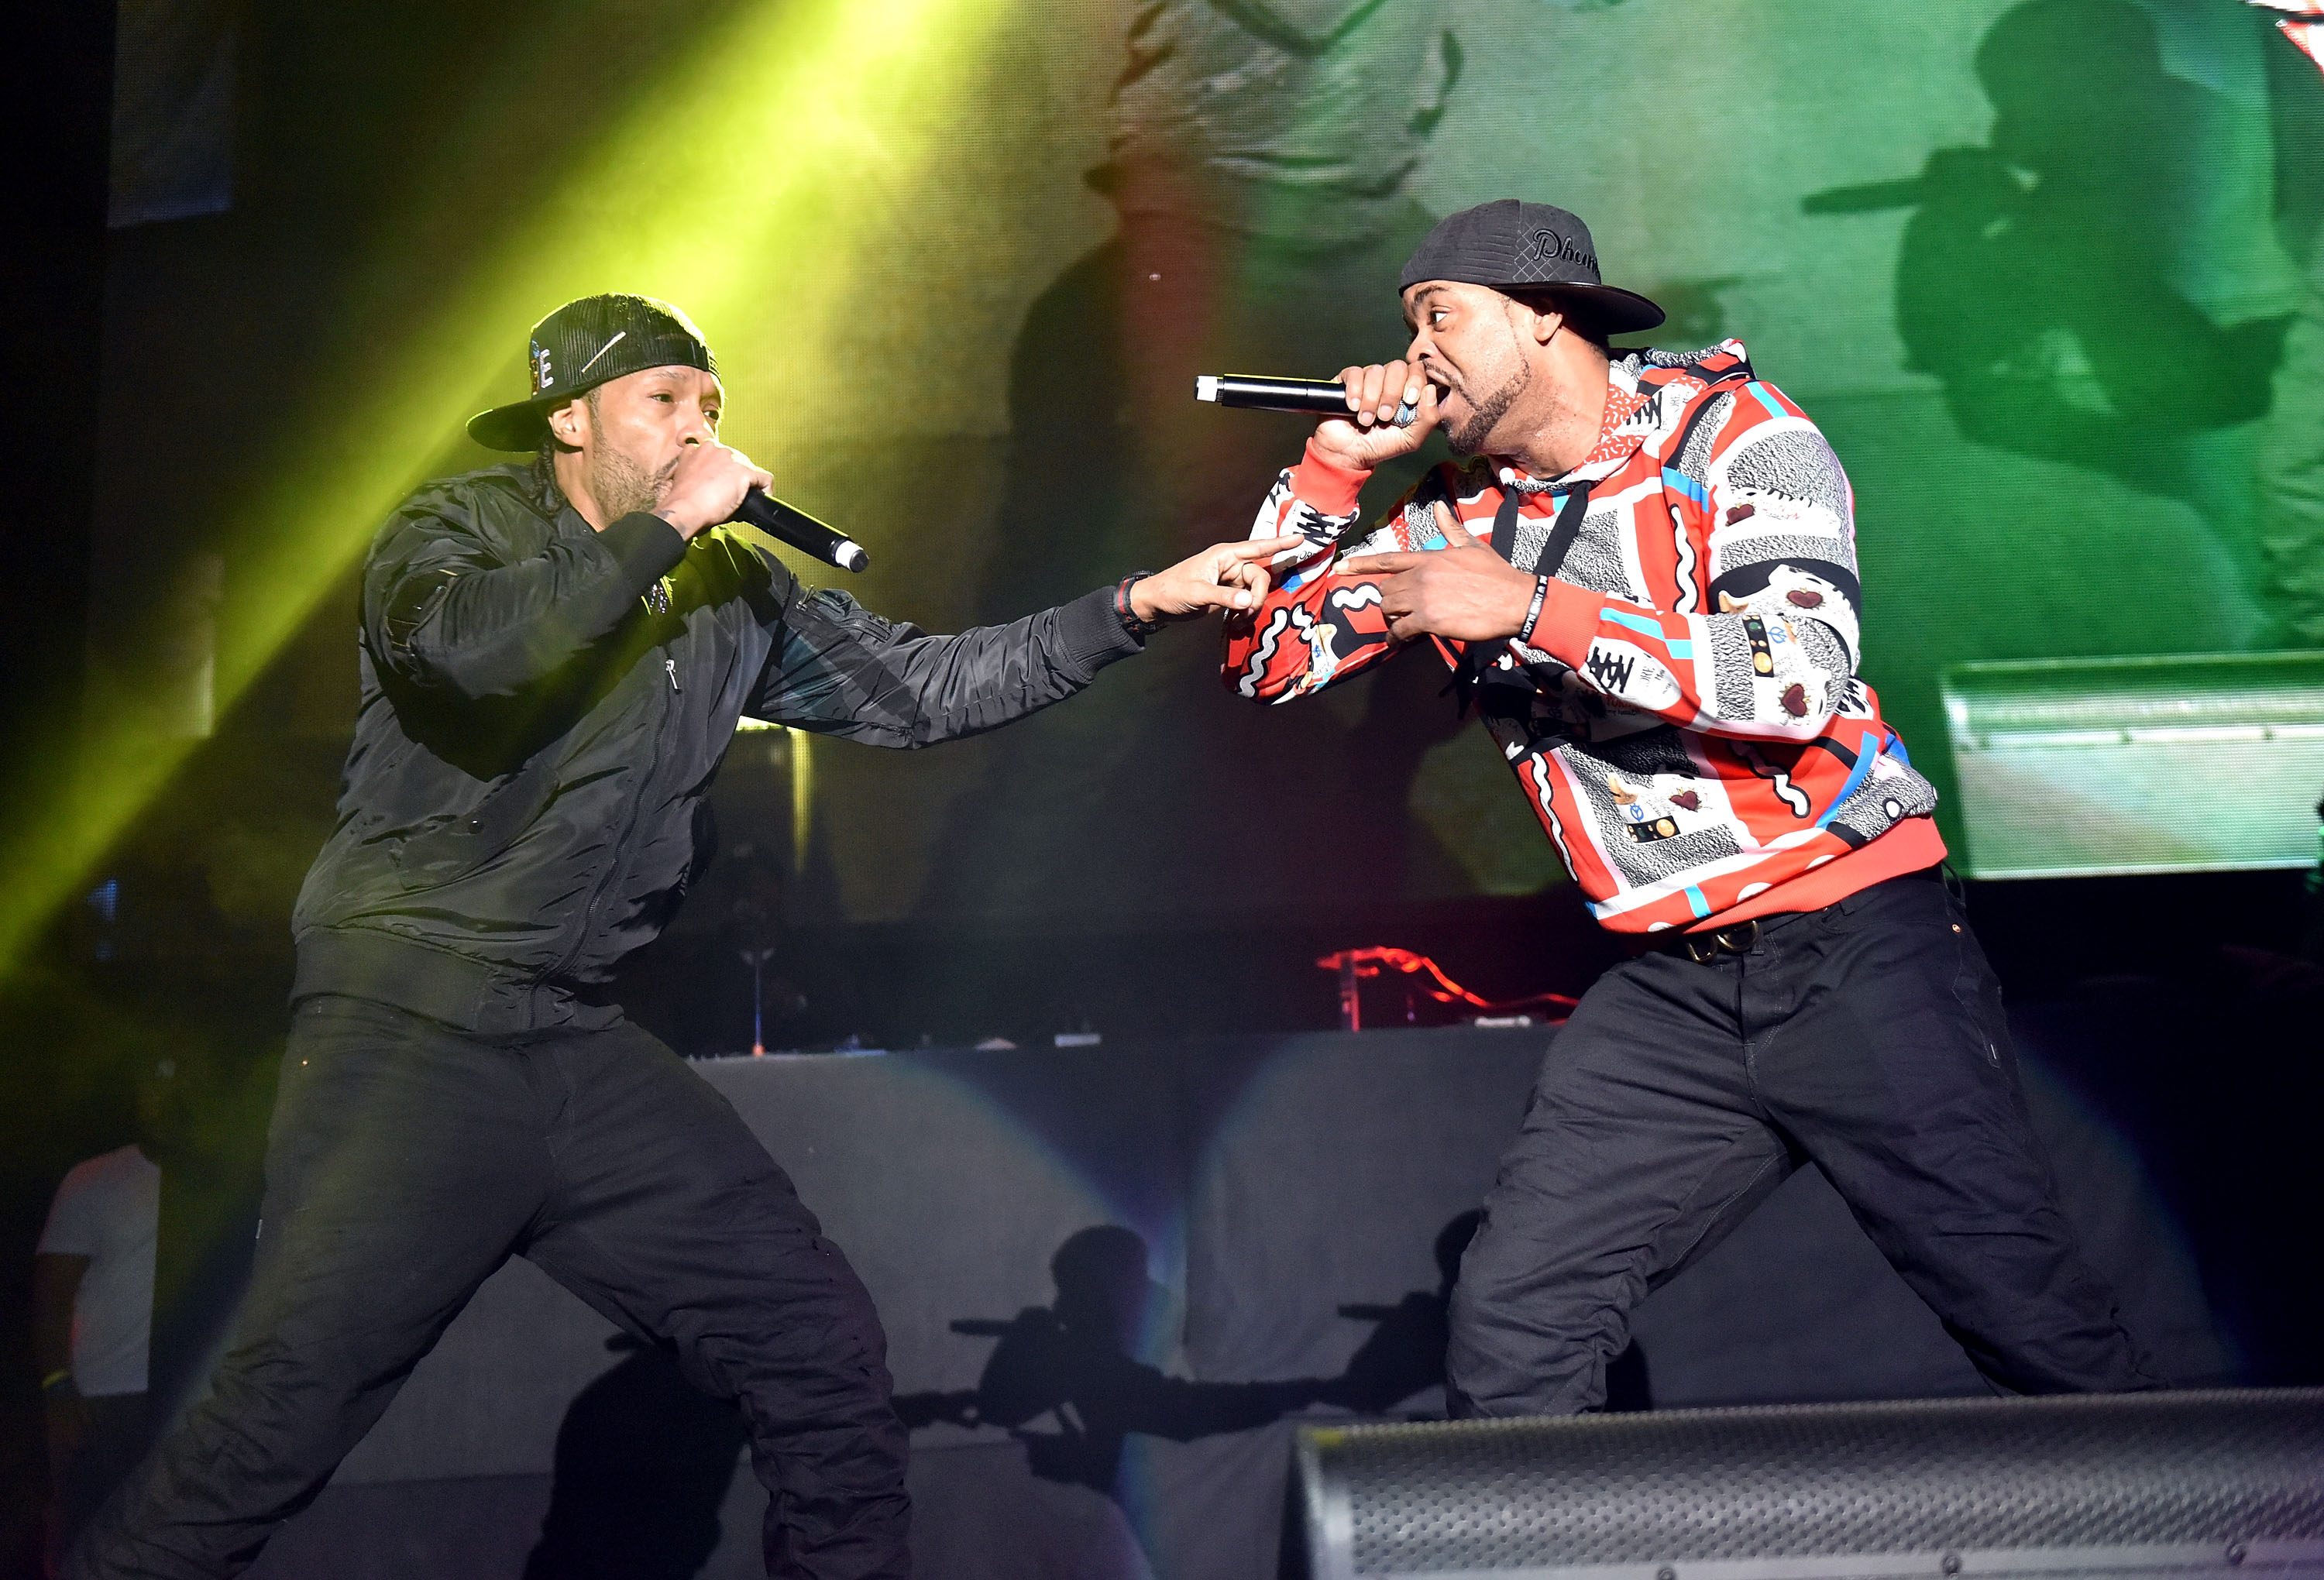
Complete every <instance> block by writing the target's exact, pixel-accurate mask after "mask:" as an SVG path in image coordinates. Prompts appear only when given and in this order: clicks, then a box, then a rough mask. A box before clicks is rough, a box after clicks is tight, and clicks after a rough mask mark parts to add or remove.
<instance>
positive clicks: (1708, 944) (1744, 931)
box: [1679, 917, 1759, 966]
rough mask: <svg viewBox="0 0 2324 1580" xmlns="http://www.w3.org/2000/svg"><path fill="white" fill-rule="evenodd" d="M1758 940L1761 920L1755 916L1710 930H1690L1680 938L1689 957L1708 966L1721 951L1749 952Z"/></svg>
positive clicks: (1731, 952) (1729, 952)
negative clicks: (1748, 919) (1697, 931)
mask: <svg viewBox="0 0 2324 1580" xmlns="http://www.w3.org/2000/svg"><path fill="white" fill-rule="evenodd" d="M1758 942H1759V922H1758V919H1757V917H1754V918H1752V919H1751V920H1750V921H1748V922H1738V923H1734V924H1733V925H1732V926H1729V927H1721V928H1718V929H1716V930H1715V931H1713V932H1701V933H1696V932H1690V933H1688V934H1687V935H1686V936H1685V937H1683V938H1682V939H1680V940H1679V946H1680V947H1681V948H1682V949H1683V950H1685V951H1686V958H1687V959H1689V960H1692V961H1693V962H1694V963H1695V964H1696V965H1698V966H1707V965H1709V964H1711V962H1712V961H1713V960H1717V959H1718V958H1719V956H1720V952H1721V951H1724V952H1726V953H1728V954H1736V955H1739V954H1749V953H1750V952H1751V951H1752V949H1753V948H1754V947H1755V946H1757V943H1758Z"/></svg>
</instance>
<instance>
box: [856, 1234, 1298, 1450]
mask: <svg viewBox="0 0 2324 1580" xmlns="http://www.w3.org/2000/svg"><path fill="white" fill-rule="evenodd" d="M1146 1266H1147V1251H1146V1242H1145V1240H1144V1239H1142V1238H1141V1237H1139V1235H1138V1234H1137V1232H1136V1231H1135V1230H1131V1229H1126V1228H1123V1227H1121V1226H1119V1225H1112V1224H1108V1225H1102V1226H1098V1227H1095V1228H1088V1229H1084V1230H1082V1231H1081V1232H1080V1233H1078V1234H1075V1235H1074V1236H1071V1237H1070V1238H1068V1239H1067V1240H1066V1241H1065V1244H1064V1245H1060V1246H1059V1247H1057V1254H1056V1256H1054V1257H1053V1258H1051V1259H1050V1263H1049V1272H1050V1274H1051V1276H1052V1277H1054V1278H1055V1279H1056V1286H1057V1298H1056V1301H1055V1302H1054V1303H1053V1304H1051V1305H1048V1306H1034V1307H1030V1308H1028V1309H1026V1310H1024V1311H1022V1312H1019V1314H1018V1316H1017V1317H1016V1318H1015V1319H1014V1320H1013V1321H1009V1322H994V1321H985V1320H978V1319H974V1318H967V1319H964V1320H961V1321H958V1322H954V1324H953V1325H952V1327H953V1331H954V1332H955V1333H964V1334H970V1335H973V1336H975V1337H989V1338H997V1339H999V1340H1000V1341H1001V1342H1000V1343H999V1344H998V1345H997V1346H995V1347H994V1349H993V1351H992V1355H991V1359H990V1360H988V1361H986V1362H985V1364H984V1374H983V1376H982V1378H980V1379H979V1380H978V1383H977V1385H976V1390H975V1392H974V1394H973V1396H972V1397H973V1405H972V1404H971V1403H970V1401H969V1400H968V1399H964V1398H963V1397H962V1396H961V1395H959V1394H920V1395H911V1396H907V1397H906V1398H903V1399H899V1400H898V1401H897V1406H898V1408H899V1410H904V1411H906V1412H907V1413H906V1419H913V1420H918V1421H920V1422H922V1423H923V1424H925V1422H926V1421H927V1420H930V1419H950V1420H954V1421H958V1422H961V1423H962V1424H966V1425H975V1424H979V1423H981V1424H983V1425H987V1426H996V1427H1005V1428H1008V1429H1009V1430H1010V1431H1011V1432H1013V1433H1014V1434H1015V1435H1016V1436H1017V1438H1018V1439H1019V1441H1020V1442H1022V1443H1024V1444H1025V1446H1026V1449H1027V1453H1028V1460H1029V1463H1030V1465H1031V1466H1032V1470H1033V1474H1036V1475H1037V1476H1040V1477H1043V1478H1044V1479H1046V1480H1048V1481H1055V1482H1070V1483H1074V1484H1079V1485H1082V1486H1085V1487H1093V1488H1095V1489H1096V1490H1097V1491H1099V1492H1102V1493H1107V1494H1108V1495H1111V1494H1113V1493H1114V1492H1115V1482H1116V1478H1117V1476H1118V1474H1119V1473H1120V1465H1121V1448H1122V1443H1123V1441H1124V1439H1126V1438H1128V1437H1129V1436H1130V1433H1132V1432H1145V1433H1150V1434H1152V1435H1153V1436H1155V1437H1157V1438H1170V1439H1171V1440H1173V1441H1175V1442H1180V1443H1184V1442H1188V1441H1191V1440H1193V1439H1194V1438H1204V1437H1209V1436H1211V1435H1212V1434H1213V1433H1217V1432H1240V1431H1242V1430H1244V1429H1245V1428H1250V1427H1259V1426H1265V1425H1266V1424H1267V1423H1268V1422H1269V1421H1272V1420H1275V1419H1277V1418H1279V1417H1281V1416H1283V1415H1285V1414H1286V1413H1287V1412H1289V1411H1291V1410H1297V1409H1299V1408H1301V1407H1302V1406H1303V1405H1306V1404H1311V1403H1314V1402H1315V1401H1318V1400H1320V1399H1323V1397H1325V1394H1326V1392H1327V1391H1328V1388H1329V1384H1328V1383H1325V1382H1324V1381H1323V1379H1321V1378H1314V1377H1305V1378H1297V1379H1294V1380H1291V1381H1287V1382H1281V1383H1192V1382H1188V1381H1186V1380H1185V1379H1184V1378H1178V1377H1172V1376H1169V1375H1167V1373H1164V1372H1163V1371H1162V1370H1161V1369H1160V1368H1159V1367H1157V1366H1153V1365H1149V1364H1147V1363H1146V1362H1144V1361H1141V1360H1139V1359H1138V1358H1137V1352H1138V1351H1139V1348H1140V1347H1142V1346H1141V1339H1142V1337H1143V1336H1144V1333H1145V1331H1146V1328H1147V1325H1148V1321H1149V1320H1150V1319H1151V1318H1152V1317H1153V1315H1154V1314H1155V1312H1156V1311H1157V1309H1159V1302H1160V1299H1161V1298H1162V1297H1163V1295H1164V1291H1162V1290H1161V1289H1160V1288H1159V1287H1158V1286H1157V1285H1156V1284H1155V1283H1154V1282H1153V1281H1151V1280H1150V1279H1148V1277H1147V1274H1146ZM1045 1416H1046V1417H1047V1418H1049V1419H1050V1421H1051V1422H1052V1423H1053V1425H1052V1426H1050V1427H1047V1428H1035V1427H1034V1425H1033V1423H1035V1422H1036V1421H1038V1420H1039V1419H1041V1418H1043V1417H1045Z"/></svg>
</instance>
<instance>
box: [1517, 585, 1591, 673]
mask: <svg viewBox="0 0 2324 1580" xmlns="http://www.w3.org/2000/svg"><path fill="white" fill-rule="evenodd" d="M1603 602H1605V595H1604V594H1603V593H1600V592H1591V590H1590V589H1589V588H1587V587H1577V586H1575V585H1574V584H1573V583H1571V582H1561V581H1559V580H1558V579H1557V578H1556V577H1555V576H1552V577H1551V578H1550V579H1549V592H1548V594H1547V595H1546V596H1545V597H1544V598H1543V599H1542V601H1541V618H1540V619H1539V620H1535V621H1534V625H1533V643H1532V646H1533V648H1534V650H1535V651H1536V652H1540V653H1546V654H1548V655H1549V656H1550V657H1553V658H1555V659H1557V660H1558V661H1559V662H1560V663H1562V664H1563V665H1564V666H1566V667H1567V668H1568V669H1579V668H1581V667H1582V666H1583V665H1584V664H1586V663H1588V662H1589V661H1590V644H1591V642H1592V641H1594V640H1596V639H1597V637H1598V611H1599V608H1600V605H1601V604H1602V603H1603Z"/></svg>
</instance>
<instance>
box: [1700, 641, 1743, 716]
mask: <svg viewBox="0 0 2324 1580" xmlns="http://www.w3.org/2000/svg"><path fill="white" fill-rule="evenodd" d="M1701 630H1702V632H1703V634H1704V635H1705V636H1707V637H1709V638H1711V684H1713V685H1715V686H1717V687H1718V689H1719V694H1718V696H1717V697H1716V698H1714V699H1711V712H1713V713H1715V714H1717V715H1718V716H1719V717H1720V718H1721V719H1734V720H1745V719H1748V718H1750V717H1751V716H1752V715H1753V713H1754V712H1757V699H1756V696H1755V694H1754V693H1753V692H1752V689H1751V644H1750V643H1749V642H1748V641H1746V640H1744V638H1743V628H1742V626H1741V625H1740V624H1738V622H1736V621H1734V620H1704V621H1703V622H1702V626H1701ZM1696 673H1697V675H1700V674H1701V671H1700V670H1698V671H1697V672H1696Z"/></svg>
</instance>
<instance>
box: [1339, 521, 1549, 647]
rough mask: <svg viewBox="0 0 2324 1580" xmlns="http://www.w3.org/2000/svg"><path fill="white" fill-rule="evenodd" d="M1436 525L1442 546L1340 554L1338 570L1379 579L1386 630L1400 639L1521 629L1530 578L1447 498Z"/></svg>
mask: <svg viewBox="0 0 2324 1580" xmlns="http://www.w3.org/2000/svg"><path fill="white" fill-rule="evenodd" d="M1436 526H1437V529H1438V530H1439V531H1441V532H1443V534H1444V545H1445V546H1444V547H1443V548H1432V549H1429V550H1427V551H1425V553H1421V554H1368V555H1360V556H1357V557H1355V558H1353V559H1347V560H1342V561H1341V562H1340V564H1339V565H1335V566H1334V567H1333V571H1334V572H1335V574H1339V575H1342V576H1365V577H1369V578H1372V579H1374V580H1376V581H1377V582H1378V583H1379V590H1380V612H1381V613H1382V614H1384V615H1386V616H1387V617H1388V635H1389V636H1390V637H1392V638H1395V639H1396V640H1397V641H1399V642H1408V641H1410V640H1411V639H1412V638H1415V637H1428V636H1434V637H1445V638H1451V639H1452V640H1454V641H1462V642H1489V641H1492V640H1494V639H1495V638H1500V637H1514V636H1516V635H1517V629H1518V628H1519V627H1521V626H1523V625H1524V624H1525V617H1526V610H1527V609H1528V608H1530V607H1531V606H1532V604H1533V589H1534V579H1533V577H1532V576H1530V575H1528V574H1526V573H1525V572H1523V571H1521V570H1518V569H1517V567H1516V566H1515V565H1511V564H1509V562H1508V561H1507V560H1505V559H1503V558H1502V557H1501V556H1499V555H1497V554H1495V553H1494V552H1493V551H1492V550H1491V549H1489V548H1488V547H1485V546H1484V545H1483V544H1481V543H1480V542H1478V541H1477V540H1476V538H1474V537H1471V536H1470V533H1469V529H1468V528H1465V527H1463V526H1462V525H1461V523H1460V521H1459V519H1456V518H1455V517H1454V516H1453V514H1452V511H1451V510H1447V509H1446V508H1445V507H1444V506H1443V504H1442V503H1439V504H1438V505H1437V507H1436Z"/></svg>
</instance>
